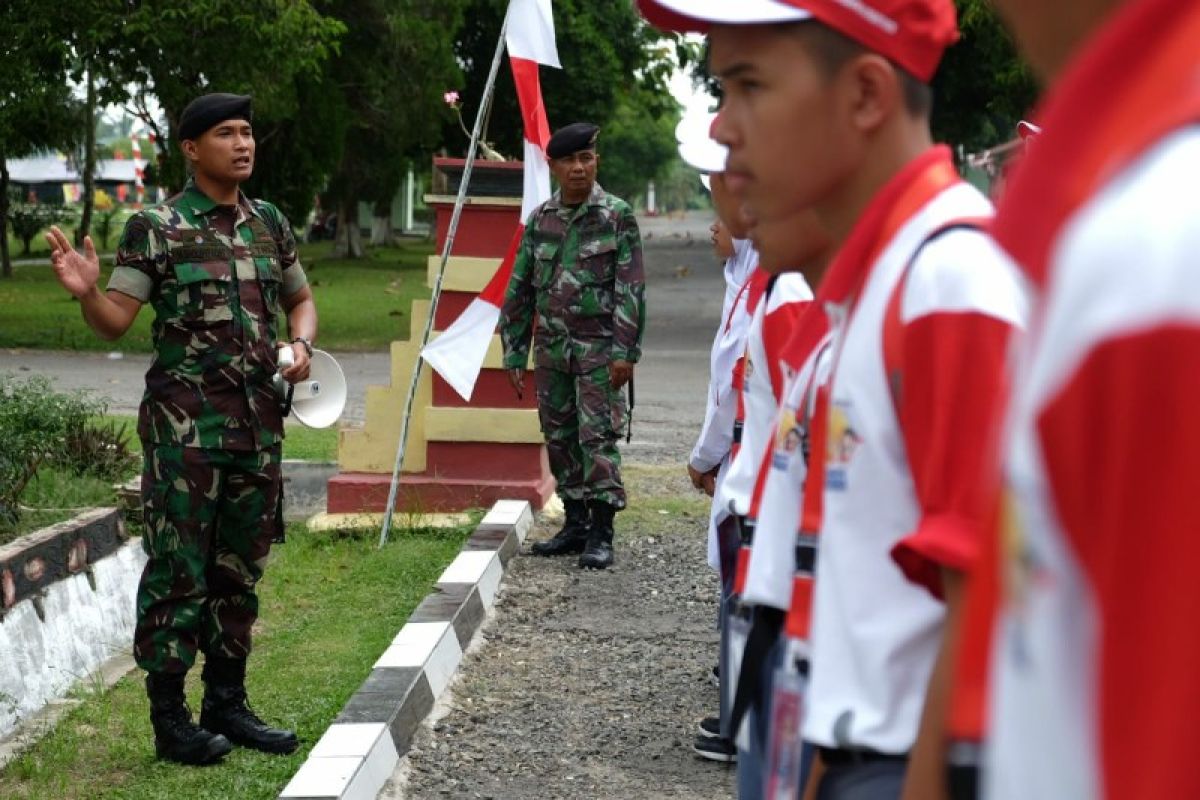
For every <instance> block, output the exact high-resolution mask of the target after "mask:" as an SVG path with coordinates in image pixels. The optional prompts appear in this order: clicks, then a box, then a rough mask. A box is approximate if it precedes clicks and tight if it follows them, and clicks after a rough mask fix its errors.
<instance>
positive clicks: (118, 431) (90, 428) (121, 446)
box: [59, 419, 137, 481]
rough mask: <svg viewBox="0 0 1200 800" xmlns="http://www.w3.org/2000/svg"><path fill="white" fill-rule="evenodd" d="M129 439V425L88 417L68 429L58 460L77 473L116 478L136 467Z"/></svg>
mask: <svg viewBox="0 0 1200 800" xmlns="http://www.w3.org/2000/svg"><path fill="white" fill-rule="evenodd" d="M131 439H132V435H131V433H130V431H129V428H128V427H127V426H126V425H125V424H123V423H120V422H116V421H113V420H107V421H101V420H96V419H89V420H88V421H87V422H85V423H84V424H83V425H80V426H77V427H73V428H70V429H68V430H67V435H66V439H65V441H64V442H63V452H62V457H61V458H60V460H59V461H60V463H61V465H62V466H63V467H64V468H65V469H68V470H70V471H71V472H73V473H74V474H76V475H93V476H95V477H97V478H100V479H102V480H110V481H112V480H118V479H120V478H124V477H126V476H127V475H128V474H129V473H130V472H131V471H132V470H133V469H134V467H136V466H137V457H136V456H135V455H134V452H133V448H132V446H131V444H130V442H131Z"/></svg>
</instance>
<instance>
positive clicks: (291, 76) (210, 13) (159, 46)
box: [56, 0, 344, 188]
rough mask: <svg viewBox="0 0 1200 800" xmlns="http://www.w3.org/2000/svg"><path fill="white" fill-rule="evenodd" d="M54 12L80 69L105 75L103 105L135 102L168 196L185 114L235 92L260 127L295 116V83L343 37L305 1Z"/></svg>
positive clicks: (78, 3) (185, 0) (92, 1)
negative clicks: (249, 104)
mask: <svg viewBox="0 0 1200 800" xmlns="http://www.w3.org/2000/svg"><path fill="white" fill-rule="evenodd" d="M56 13H57V14H59V15H60V19H61V20H62V21H63V22H64V23H65V26H66V30H67V31H69V32H70V34H71V35H72V37H73V41H74V42H75V46H76V48H77V50H78V51H79V52H80V53H81V54H82V55H83V56H84V62H85V63H84V64H82V65H81V68H82V66H86V65H87V64H92V65H94V66H95V68H96V70H97V71H98V72H102V73H103V78H104V81H103V87H102V88H103V91H102V93H101V98H102V100H105V101H108V102H112V101H114V100H117V99H120V98H121V97H122V96H123V95H125V94H131V95H132V98H131V99H132V101H133V103H132V104H133V106H134V108H135V109H137V111H138V115H139V116H140V117H142V119H143V121H144V122H146V123H147V124H148V125H149V126H150V128H151V129H152V130H154V132H155V134H156V142H157V146H158V148H159V152H158V156H159V158H158V162H159V163H158V164H157V168H156V178H157V180H158V181H159V182H160V183H161V184H162V185H164V186H167V187H171V188H178V187H179V186H181V185H182V184H183V181H184V166H183V159H182V156H181V155H180V152H179V147H178V144H179V142H178V138H177V136H176V130H177V128H178V123H179V115H180V114H181V113H182V111H183V108H184V106H186V105H187V104H188V103H189V102H190V101H191V100H192V99H194V98H195V97H196V96H198V95H200V94H203V93H204V92H208V91H225V92H241V93H246V94H253V95H254V100H255V113H256V114H257V115H260V116H261V117H262V118H264V119H267V120H271V119H276V120H278V119H282V118H285V117H288V116H291V115H296V114H299V113H301V108H300V106H299V98H298V96H297V92H296V80H297V79H298V78H299V77H300V76H309V77H315V76H317V75H319V74H320V70H321V66H322V65H323V64H324V63H325V61H326V59H328V58H329V56H330V55H331V54H333V53H334V52H335V51H336V49H337V47H338V39H339V37H340V36H341V34H342V33H343V31H344V26H343V25H342V24H341V23H339V22H338V21H336V20H333V19H329V18H327V17H325V16H323V15H322V14H321V13H320V12H319V11H318V10H317V9H316V8H315V7H314V3H313V2H309V0H261V2H255V3H246V2H242V0H157V1H156V2H153V3H148V2H127V0H73V2H72V3H62V4H58V6H57V7H56ZM149 97H153V98H154V99H155V100H157V102H158V105H159V107H160V108H161V109H162V114H163V116H165V118H166V126H165V128H163V127H162V126H160V124H159V120H158V119H157V118H156V117H155V116H154V115H153V114H151V113H150V112H149V110H148V105H149V103H148V101H147V98H149Z"/></svg>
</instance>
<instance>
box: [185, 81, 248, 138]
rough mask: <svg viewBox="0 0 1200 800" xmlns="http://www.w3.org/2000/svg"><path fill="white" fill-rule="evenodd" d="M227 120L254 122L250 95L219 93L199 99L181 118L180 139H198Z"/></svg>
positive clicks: (192, 103) (188, 107)
mask: <svg viewBox="0 0 1200 800" xmlns="http://www.w3.org/2000/svg"><path fill="white" fill-rule="evenodd" d="M227 119H244V120H246V121H247V122H250V121H252V119H253V114H252V112H251V110H250V96H249V95H245V94H224V93H221V92H217V93H214V94H205V95H201V96H200V97H197V98H196V99H195V100H193V101H192V102H190V103H188V104H187V108H185V109H184V110H183V113H182V114H181V115H180V116H179V139H180V141H183V140H184V139H197V138H199V137H201V136H203V135H204V133H205V132H206V131H207V130H208V129H209V128H211V127H212V126H214V125H217V124H219V123H221V122H224V121H225V120H227Z"/></svg>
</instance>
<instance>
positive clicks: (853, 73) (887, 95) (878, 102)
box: [838, 53, 903, 133]
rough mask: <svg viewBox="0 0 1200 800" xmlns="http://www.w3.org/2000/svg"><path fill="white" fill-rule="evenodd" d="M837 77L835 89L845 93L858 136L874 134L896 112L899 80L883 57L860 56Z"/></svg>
mask: <svg viewBox="0 0 1200 800" xmlns="http://www.w3.org/2000/svg"><path fill="white" fill-rule="evenodd" d="M838 77H839V80H838V84H839V86H838V89H839V90H840V91H842V92H845V95H846V99H847V101H848V106H849V111H850V122H851V124H852V125H853V126H854V128H855V129H856V130H858V131H859V132H861V133H871V132H873V131H875V130H878V129H879V128H880V127H881V126H882V125H883V124H884V123H885V122H887V120H888V119H890V118H891V116H892V115H893V114H895V113H897V111H898V110H899V109H900V106H901V103H902V102H903V98H902V92H903V88H902V87H901V85H900V76H899V74H897V72H896V68H895V67H894V66H892V64H891V62H889V61H888V60H887V59H886V58H884V57H883V56H881V55H877V54H875V53H864V54H862V55H860V56H858V57H857V58H855V59H853V60H852V61H851V62H850V63H848V64H846V66H845V67H844V68H843V70H842V72H841V75H839V76H838Z"/></svg>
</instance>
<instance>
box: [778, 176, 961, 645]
mask: <svg viewBox="0 0 1200 800" xmlns="http://www.w3.org/2000/svg"><path fill="white" fill-rule="evenodd" d="M959 181H960V178H959V177H958V174H957V173H956V172H955V171H954V168H953V166H952V165H951V164H950V163H949V162H948V161H946V160H937V161H934V162H933V163H931V164H929V165H926V166H925V167H924V168H923V169H922V170H921V172H920V173H919V174H918V175H916V176H915V179H914V180H913V181H912V182H911V183H910V184H909V185H908V186H907V187H905V188H904V189H903V190H902V191H901V193H900V194H899V196H898V197H897V199H896V200H895V202H894V203H892V204H891V208H890V210H889V211H888V212H887V216H886V217H885V218H884V219H883V221H882V224H881V225H880V226H879V228H878V232H877V233H876V234H875V236H874V238H873V239H872V240H870V241H869V242H868V243H866V244H867V245H868V246H860V247H858V248H857V249H858V250H859V251H860V252H861V256H860V255H859V254H858V253H855V254H854V255H855V256H856V258H854V260H853V261H848V262H845V263H844V264H843V266H842V269H841V270H839V271H838V272H837V274H831V275H830V278H832V279H833V281H831V283H832V284H833V285H830V284H829V283H827V284H825V285H823V286H822V287H821V289H822V290H826V291H819V292H818V299H817V302H818V303H821V304H822V306H824V305H825V304H827V303H830V302H835V301H834V300H832V299H831V297H830V295H835V294H837V293H839V291H838V290H839V289H841V290H846V289H848V291H845V293H844V295H843V297H842V299H843V302H845V303H846V304H847V305H848V308H847V310H846V314H845V319H844V321H843V322H842V324H841V325H840V326H837V327H840V328H841V330H840V331H839V332H838V333H837V344H836V346H835V347H834V350H833V364H832V365H831V367H830V370H829V378H828V380H826V381H825V382H824V383H823V384H821V385H820V386H818V387H817V389H816V392H817V396H816V402H815V404H814V409H813V420H812V425H811V437H812V445H811V447H810V449H809V459H808V472H807V474H806V475H805V477H804V499H803V502H802V505H801V514H800V534H799V536H798V537H797V543H796V577H795V578H794V579H793V582H792V602H791V606H790V608H789V609H788V615H787V621H786V623H785V630H786V631H787V634H788V635H789V636H791V637H793V638H797V639H807V638H808V636H809V633H810V629H811V622H812V601H813V579H814V576H815V570H816V553H817V541H818V538H819V536H820V532H821V526H822V524H823V521H824V513H825V462H826V458H827V456H828V438H829V406H830V394H831V392H832V389H833V384H834V379H835V378H836V375H837V368H838V366H839V364H840V362H841V355H842V348H843V347H844V346H845V343H846V333H847V331H848V330H849V328H850V322H851V319H852V317H853V314H854V311H855V309H856V308H857V304H858V299H859V297H860V295H861V292H862V289H863V286H864V285H865V284H866V282H867V278H868V277H869V276H870V274H871V272H872V268H873V266H874V265H875V262H876V261H877V260H878V259H879V256H880V255H881V254H882V253H883V251H884V249H885V248H886V247H887V246H888V245H889V244H890V243H891V242H892V240H893V239H894V238H895V236H896V234H897V233H898V232H899V231H900V228H902V227H903V226H904V225H905V224H906V223H907V222H908V221H909V220H910V219H912V217H913V216H914V215H915V214H916V213H917V212H918V211H920V209H921V208H922V207H924V206H925V205H926V204H927V203H928V202H929V201H930V200H932V199H933V198H934V197H936V196H937V195H939V194H941V193H942V192H943V191H945V190H946V189H948V188H950V187H951V186H953V185H954V184H956V183H958V182H959ZM831 272H832V271H831ZM815 375H816V372H815V370H814V380H815Z"/></svg>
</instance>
